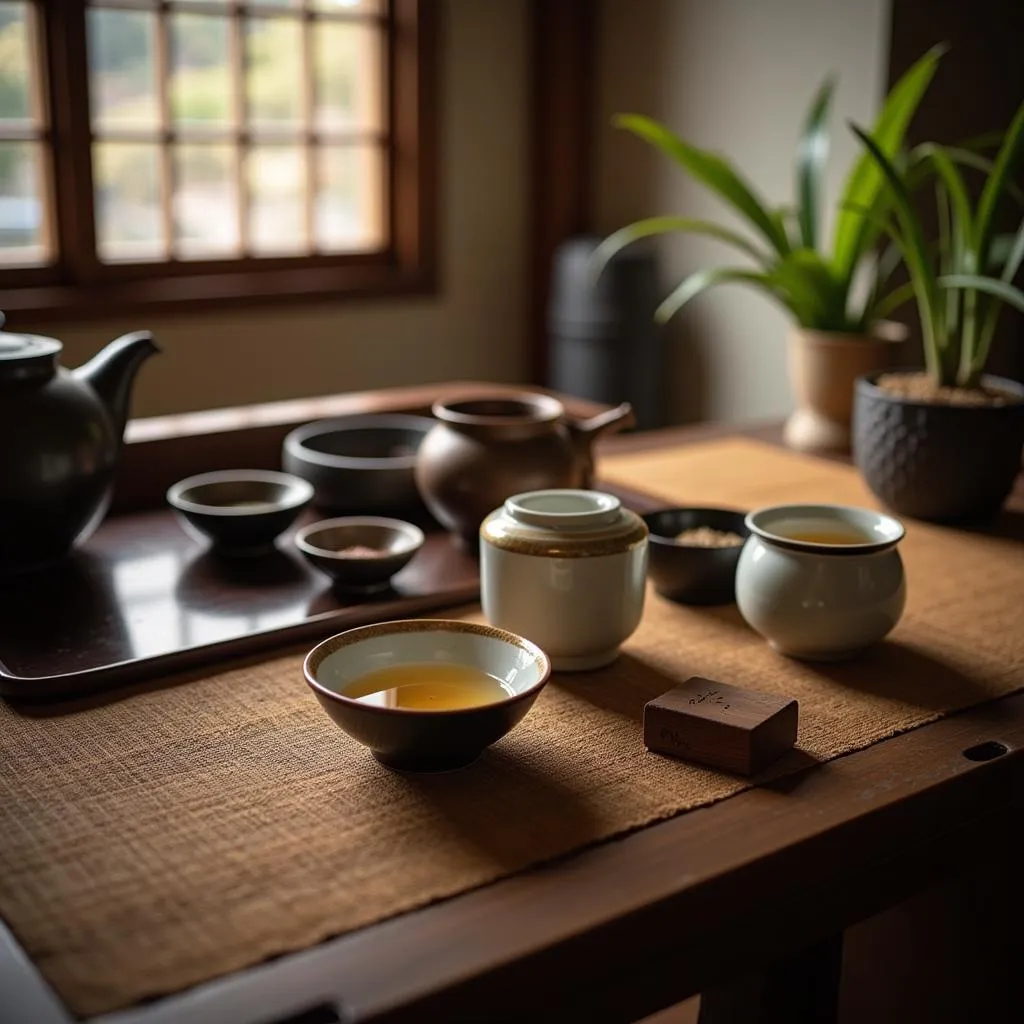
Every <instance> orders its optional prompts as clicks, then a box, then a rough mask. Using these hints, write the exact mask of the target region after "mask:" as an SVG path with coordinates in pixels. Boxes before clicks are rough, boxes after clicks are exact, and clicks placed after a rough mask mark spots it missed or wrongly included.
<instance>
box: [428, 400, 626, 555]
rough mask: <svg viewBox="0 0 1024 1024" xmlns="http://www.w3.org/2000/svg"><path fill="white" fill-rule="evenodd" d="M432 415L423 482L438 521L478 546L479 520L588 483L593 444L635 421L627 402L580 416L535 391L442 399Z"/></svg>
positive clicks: (431, 509) (429, 506) (592, 464)
mask: <svg viewBox="0 0 1024 1024" xmlns="http://www.w3.org/2000/svg"><path fill="white" fill-rule="evenodd" d="M433 412H434V416H435V417H436V418H437V420H438V422H437V423H436V424H435V425H434V427H433V428H432V429H431V430H430V431H429V432H428V433H427V436H426V437H425V438H424V439H423V443H422V444H421V445H420V448H419V452H418V454H417V457H416V486H417V488H418V489H419V492H420V495H421V496H422V498H423V501H424V502H425V503H426V506H427V508H429V509H430V511H431V513H432V514H433V516H434V518H435V519H437V521H438V522H439V523H441V525H442V526H444V527H445V528H446V529H448V530H450V531H452V532H453V533H454V534H456V535H457V536H458V537H460V538H461V539H462V540H463V541H464V542H465V543H466V544H467V546H469V547H470V548H471V549H473V550H475V549H476V545H477V533H478V531H479V529H480V524H481V523H482V522H483V521H484V519H485V518H486V516H487V515H488V514H489V513H490V512H491V511H493V510H494V509H496V508H497V507H498V506H499V505H501V504H502V503H503V502H504V501H505V499H506V498H509V497H511V496H512V495H513V494H519V493H520V492H522V491H537V490H544V489H546V488H550V487H572V488H578V487H589V486H590V485H591V482H592V480H593V475H594V460H593V455H592V452H591V446H592V445H593V443H594V441H595V440H596V439H597V438H598V437H599V436H600V435H601V434H604V433H606V432H608V431H611V430H617V429H622V428H624V427H630V426H633V424H634V422H635V417H634V415H633V409H632V406H630V405H629V404H628V403H627V404H624V405H620V406H619V407H618V408H616V409H609V410H608V411H606V412H602V413H599V414H598V415H596V416H594V417H592V418H591V419H587V420H575V419H572V418H570V417H569V416H568V415H567V414H566V411H565V408H564V407H563V405H562V403H561V402H559V401H558V400H557V399H556V398H552V397H551V396H550V395H544V394H536V393H531V392H523V393H521V394H515V395H511V396H510V395H508V394H502V395H486V394H481V395H480V396H479V397H474V398H468V399H459V400H454V401H445V400H441V401H438V402H435V403H434V406H433Z"/></svg>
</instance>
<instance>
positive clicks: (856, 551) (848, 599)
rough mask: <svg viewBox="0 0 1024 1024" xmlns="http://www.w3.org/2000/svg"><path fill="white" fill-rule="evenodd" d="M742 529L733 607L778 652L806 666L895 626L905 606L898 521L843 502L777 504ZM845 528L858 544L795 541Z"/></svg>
mask: <svg viewBox="0 0 1024 1024" xmlns="http://www.w3.org/2000/svg"><path fill="white" fill-rule="evenodd" d="M746 525H747V527H748V528H749V530H750V537H749V538H748V540H747V542H746V544H745V545H744V547H743V551H742V553H741V554H740V560H739V564H738V566H737V567H736V604H737V605H738V607H739V610H740V614H742V616H743V618H744V619H746V620H747V622H748V623H749V624H750V625H751V626H752V627H753V628H754V629H756V630H757V631H758V632H759V633H760V634H761V635H762V636H764V637H765V639H766V640H767V641H768V642H769V643H770V644H771V645H772V647H774V648H775V649H776V650H778V651H780V652H781V653H782V654H787V655H789V656H791V657H794V658H802V659H806V660H809V661H834V660H838V659H840V658H845V657H849V656H850V655H852V654H855V653H857V652H858V651H860V650H862V649H863V648H865V647H868V646H870V645H871V644H873V643H877V642H878V641H879V640H881V639H882V637H884V636H885V635H886V634H887V633H889V631H890V630H891V629H892V628H893V627H894V626H895V625H896V623H897V622H898V621H899V618H900V616H901V615H902V614H903V606H904V604H905V602H906V580H905V577H904V572H903V562H902V560H901V559H900V555H899V552H898V551H897V550H896V545H897V544H899V542H900V541H901V540H902V539H903V535H904V529H903V524H902V523H900V522H899V520H897V519H894V518H893V517H892V516H888V515H885V514H884V513H881V512H874V511H871V510H870V509H863V508H848V507H845V506H842V505H778V506H774V507H772V508H763V509H758V510H757V511H755V512H751V513H750V514H749V515H748V516H747V518H746ZM850 531H853V533H855V534H857V535H858V540H857V542H854V543H850V542H846V543H815V542H813V541H808V540H801V539H794V535H796V537H799V535H800V534H805V535H806V534H809V533H818V534H825V535H828V534H832V536H833V539H839V538H840V537H841V536H842V535H843V534H849V533H850Z"/></svg>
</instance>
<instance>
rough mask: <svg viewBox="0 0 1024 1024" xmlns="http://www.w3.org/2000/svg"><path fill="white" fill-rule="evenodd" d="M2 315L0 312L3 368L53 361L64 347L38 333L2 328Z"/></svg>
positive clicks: (0, 351)
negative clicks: (14, 332) (19, 332)
mask: <svg viewBox="0 0 1024 1024" xmlns="http://www.w3.org/2000/svg"><path fill="white" fill-rule="evenodd" d="M4 319H5V318H4V315H3V313H0V365H2V367H3V369H8V368H9V367H11V366H20V365H22V364H24V363H33V362H37V361H39V362H42V361H43V360H49V361H51V362H52V361H53V359H54V357H55V356H58V355H60V352H61V349H62V348H63V347H64V346H63V345H61V343H60V342H59V341H57V339H56V338H43V337H40V336H39V335H38V334H13V333H11V332H9V331H5V330H3V325H4Z"/></svg>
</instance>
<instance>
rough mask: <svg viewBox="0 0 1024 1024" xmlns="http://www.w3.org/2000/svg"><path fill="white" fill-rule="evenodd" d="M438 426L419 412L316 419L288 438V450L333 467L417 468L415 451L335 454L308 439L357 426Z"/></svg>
mask: <svg viewBox="0 0 1024 1024" xmlns="http://www.w3.org/2000/svg"><path fill="white" fill-rule="evenodd" d="M433 426H434V421H433V420H432V419H431V418H430V417H429V416H417V415H416V414H415V413H366V414H364V415H359V416H338V417H335V418H334V419H329V420H316V421H315V422H313V423H306V424H305V425H304V426H301V427H296V428H295V429H294V430H292V431H291V432H290V433H289V434H287V435H286V437H285V439H284V450H285V451H286V452H287V453H288V454H289V455H290V456H291V457H292V458H294V459H298V460H300V461H303V462H308V463H313V464H314V465H317V466H326V467H328V468H329V469H354V470H373V469H392V470H394V469H413V468H414V467H415V465H416V453H415V452H413V454H412V455H378V456H362V455H331V454H330V453H328V452H318V451H316V450H315V449H314V448H309V447H308V446H307V442H308V441H310V440H311V439H312V438H314V437H322V436H323V435H325V434H345V433H348V432H349V431H354V430H406V431H411V432H413V433H418V434H422V435H423V436H424V437H425V436H426V434H427V431H428V430H430V429H431V428H432V427H433Z"/></svg>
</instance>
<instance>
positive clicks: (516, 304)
mask: <svg viewBox="0 0 1024 1024" xmlns="http://www.w3.org/2000/svg"><path fill="white" fill-rule="evenodd" d="M442 8H443V10H442V28H441V52H440V55H439V56H440V60H439V67H440V74H441V82H440V107H441V109H440V115H441V116H440V121H441V132H442V139H441V157H440V159H441V166H440V172H441V173H440V179H441V196H440V202H441V246H442V253H441V287H440V293H439V294H437V295H435V296H429V297H426V298H416V299H392V300H387V301H384V302H372V301H366V302H357V303H352V302H350V303H347V304H345V305H333V306H332V305H320V306H312V305H311V306H309V307H308V308H307V307H303V306H290V307H285V308H282V307H274V308H272V309H268V310H260V309H252V310H247V311H242V312H239V311H233V312H223V313H205V312H204V313H203V314H201V315H200V314H195V315H189V314H182V315H176V316H162V317H156V316H131V317H116V318H115V317H112V318H111V319H110V320H109V321H108V322H106V323H99V324H89V325H87V326H81V327H69V326H67V325H62V326H61V327H59V328H57V327H54V328H53V329H52V332H51V331H48V330H47V325H46V324H42V323H40V324H27V323H18V324H17V325H14V324H12V325H11V328H12V329H17V330H22V331H30V330H33V329H36V330H39V331H42V332H43V333H54V334H56V335H57V336H58V337H60V338H61V340H62V341H64V343H65V353H64V357H63V358H64V361H65V363H66V364H67V365H69V366H74V365H77V364H78V363H80V362H83V361H84V360H85V359H86V358H87V357H88V356H90V355H91V354H92V353H93V352H95V351H96V350H97V349H98V348H99V347H100V346H101V345H102V344H104V343H105V342H106V341H108V340H109V339H111V338H113V337H114V336H116V335H117V334H120V333H121V332H123V331H126V330H130V329H134V328H140V327H150V328H151V329H152V330H153V331H154V332H155V334H156V336H157V339H158V342H159V344H160V345H161V347H162V348H163V350H164V352H163V355H161V356H160V357H158V358H157V359H154V360H152V361H151V362H150V363H149V364H148V365H147V366H145V367H144V368H143V370H142V372H141V373H140V375H139V381H138V385H137V387H136V390H135V395H134V405H133V414H134V415H136V416H147V415H158V414H163V413H168V412H180V411H186V410H193V409H203V408H215V407H218V406H225V405H238V404H242V403H248V402H259V401H267V400H272V399H286V398H296V397H303V396H308V395H319V394H325V393H330V392H339V391H353V390H361V389H364V388H372V387H379V386H383V385H388V384H411V383H427V382H431V381H438V380H445V379H452V378H463V379H465V378H483V379H489V380H511V381H514V380H520V379H522V378H523V375H524V374H525V371H526V353H525V346H524V340H525V306H526V296H525V288H526V278H525V271H526V256H525V252H526V249H525V246H526V224H527V217H526V183H525V178H524V175H525V160H526V156H525V146H526V131H527V125H526V65H525V45H526V14H527V10H526V0H501V2H500V3H496V2H486V3H485V2H481V0H443V2H442Z"/></svg>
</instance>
